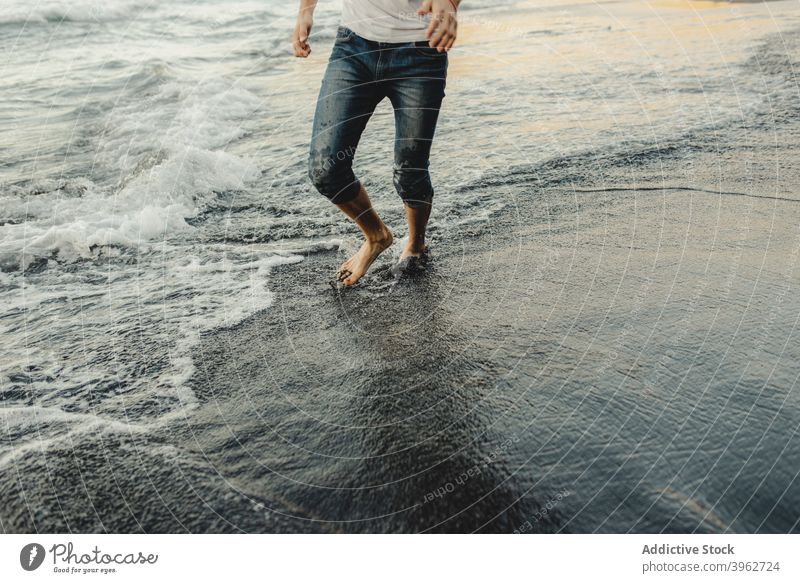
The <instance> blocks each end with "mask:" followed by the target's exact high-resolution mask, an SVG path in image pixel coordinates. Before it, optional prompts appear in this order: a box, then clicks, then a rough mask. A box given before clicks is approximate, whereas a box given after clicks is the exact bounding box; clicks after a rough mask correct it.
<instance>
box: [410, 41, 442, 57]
mask: <svg viewBox="0 0 800 583" xmlns="http://www.w3.org/2000/svg"><path fill="white" fill-rule="evenodd" d="M414 52H415V53H417V54H418V55H423V56H426V57H433V58H439V59H440V58H442V57H446V56H447V51H442V52H441V53H440V52H439V51H437V50H436V49H433V48H431V47H430V46H428V41H426V40H420V41H417V42H415V43H414Z"/></svg>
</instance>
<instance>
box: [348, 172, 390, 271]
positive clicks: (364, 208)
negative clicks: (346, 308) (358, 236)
mask: <svg viewBox="0 0 800 583" xmlns="http://www.w3.org/2000/svg"><path fill="white" fill-rule="evenodd" d="M336 206H338V207H339V209H340V210H341V211H342V212H343V213H344V214H346V215H347V216H348V217H350V218H351V219H353V221H354V222H355V224H356V225H358V228H359V229H361V232H362V233H364V243H363V244H362V245H361V248H360V249H359V250H358V251H357V252H356V254H355V255H353V256H352V257H351V258H350V259H348V260H347V261H345V262H344V263H342V266H341V267H340V268H339V273H338V274H337V276H336V277H337V279H338V280H339V281H341V282H342V283H344V284H345V285H353V284H354V283H356V282H357V281H358V280H359V279H361V278H362V277H363V276H364V274H365V273H366V272H367V270H368V269H369V267H370V265H372V263H373V262H374V261H375V259H376V258H377V257H378V255H380V254H381V253H382V252H383V251H385V250H386V249H388V248H389V246H391V244H392V240H393V238H392V232H391V231H390V230H389V227H387V226H386V225H385V224H384V223H383V221H382V220H381V218H380V217H379V216H378V213H376V212H375V209H374V208H372V202H370V200H369V196H367V191H366V190H364V187H363V186H361V189H360V190H359V192H358V195H357V196H356V198H354V199H353V200H351V201H348V202H344V203H341V204H337V205H336Z"/></svg>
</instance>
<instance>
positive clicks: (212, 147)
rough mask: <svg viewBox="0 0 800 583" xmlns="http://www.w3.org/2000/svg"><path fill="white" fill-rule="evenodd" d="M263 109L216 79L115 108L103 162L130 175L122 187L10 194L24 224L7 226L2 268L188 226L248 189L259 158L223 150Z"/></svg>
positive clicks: (12, 211) (12, 210)
mask: <svg viewBox="0 0 800 583" xmlns="http://www.w3.org/2000/svg"><path fill="white" fill-rule="evenodd" d="M259 106H260V100H259V99H258V98H257V97H256V96H255V95H253V94H252V93H250V92H249V91H247V90H245V89H242V88H238V87H235V86H231V84H230V83H226V82H225V81H222V80H215V81H209V82H203V83H198V84H190V83H184V84H177V83H169V84H167V85H165V86H164V87H162V89H161V90H160V91H159V92H158V93H157V94H155V95H154V96H152V97H151V98H150V99H149V100H145V101H142V100H140V99H134V100H132V101H131V103H129V104H126V105H123V106H120V107H118V108H116V109H115V110H114V111H113V112H112V113H111V114H109V116H108V118H107V120H106V124H105V130H104V133H103V135H102V138H101V139H100V141H99V143H98V146H97V155H96V158H97V166H99V167H100V168H107V169H108V171H107V173H108V174H111V175H119V176H121V177H122V180H121V181H120V184H119V186H100V185H98V184H96V183H95V182H92V181H91V180H89V179H88V178H82V179H79V180H78V181H71V182H68V183H66V184H61V185H58V184H53V183H52V181H51V183H44V184H41V183H40V184H35V185H32V186H31V188H30V190H31V191H33V193H25V192H21V193H19V192H12V193H11V194H10V196H8V195H7V196H4V197H3V199H2V202H3V208H4V215H5V217H4V218H6V219H12V220H13V221H19V222H18V223H17V224H13V223H8V224H6V225H3V226H0V269H12V268H15V267H18V268H22V269H24V268H26V267H27V266H28V265H29V264H30V263H31V261H33V260H34V259H35V258H36V257H42V256H44V257H49V256H51V255H55V256H56V257H57V259H58V260H59V261H74V260H76V259H80V258H91V257H93V256H94V252H93V248H95V247H103V246H109V245H119V246H124V247H137V246H140V245H142V244H145V243H147V242H148V241H152V240H163V239H165V238H167V237H170V236H172V235H174V234H175V233H179V232H181V231H186V230H190V229H191V227H190V226H189V225H188V223H187V222H186V219H188V218H191V217H194V216H196V215H197V214H198V213H199V212H200V211H202V209H203V208H204V207H205V206H206V205H207V204H208V203H209V202H211V201H213V199H214V198H215V196H216V194H215V192H218V191H232V190H241V189H244V188H245V187H246V185H247V184H248V183H250V182H252V181H253V180H255V179H257V178H258V177H259V176H260V172H259V169H258V167H257V165H256V164H255V163H254V162H253V161H251V160H248V159H245V158H242V157H239V156H236V155H233V154H231V153H228V152H226V151H224V150H220V149H218V148H221V147H223V146H225V145H227V144H229V143H230V142H231V141H233V140H235V139H236V138H238V137H239V136H241V134H242V133H243V131H244V130H243V129H242V128H241V123H242V122H243V121H244V120H245V119H246V118H247V116H249V115H251V114H252V113H253V111H255V110H256V109H257V108H258V107H259ZM49 188H55V190H52V191H50V192H45V193H44V194H42V193H41V191H42V190H45V191H47V190H48V189H49ZM36 192H39V194H36ZM5 209H7V210H5Z"/></svg>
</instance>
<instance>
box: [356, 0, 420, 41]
mask: <svg viewBox="0 0 800 583" xmlns="http://www.w3.org/2000/svg"><path fill="white" fill-rule="evenodd" d="M420 7H422V0H344V5H343V7H342V25H344V26H346V27H347V28H349V29H350V30H352V31H353V32H355V33H356V34H357V35H358V36H362V37H364V38H365V39H367V40H372V41H378V42H386V43H405V42H412V41H418V40H425V29H426V28H428V23H429V22H430V15H425V16H424V17H420V16H417V10H419V9H420Z"/></svg>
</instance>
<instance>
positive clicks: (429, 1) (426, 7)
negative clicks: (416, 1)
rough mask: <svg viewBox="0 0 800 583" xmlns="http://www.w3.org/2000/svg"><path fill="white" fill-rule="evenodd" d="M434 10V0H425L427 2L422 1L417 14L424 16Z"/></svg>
mask: <svg viewBox="0 0 800 583" xmlns="http://www.w3.org/2000/svg"><path fill="white" fill-rule="evenodd" d="M432 10H433V0H425V2H423V3H422V6H421V7H420V9H419V10H417V15H418V16H423V15H425V14H428V12H431V11H432Z"/></svg>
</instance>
